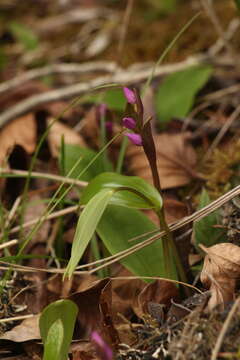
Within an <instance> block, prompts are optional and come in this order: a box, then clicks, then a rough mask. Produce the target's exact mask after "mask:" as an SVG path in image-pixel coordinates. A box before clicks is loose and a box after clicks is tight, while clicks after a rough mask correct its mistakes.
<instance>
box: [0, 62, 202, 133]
mask: <svg viewBox="0 0 240 360" xmlns="http://www.w3.org/2000/svg"><path fill="white" fill-rule="evenodd" d="M207 59H209V58H208V56H205V55H196V56H195V57H190V58H188V59H187V60H185V61H182V62H179V63H178V64H169V65H164V66H159V67H157V68H156V69H155V73H154V75H155V76H162V75H166V74H169V73H172V72H175V71H179V70H183V69H186V68H187V67H189V66H192V65H197V64H199V63H202V62H204V61H207ZM151 73H152V68H148V69H142V70H140V71H138V72H136V71H134V70H133V69H131V68H130V69H129V70H128V69H126V70H124V71H120V72H118V73H116V74H114V75H107V76H102V77H98V78H96V79H93V80H90V81H88V82H83V83H77V84H73V85H69V86H65V87H63V88H61V89H57V90H51V91H47V92H45V93H43V94H38V95H34V96H31V97H29V98H28V99H26V100H23V101H21V102H20V103H18V104H16V105H15V106H12V107H11V108H10V109H9V110H6V111H4V112H3V113H2V114H1V115H0V128H1V127H2V126H3V125H5V124H6V123H8V122H9V121H10V120H12V119H15V118H17V117H19V116H21V115H23V114H25V113H27V112H29V111H32V110H33V109H34V108H36V107H37V106H40V105H43V104H48V103H51V102H54V101H59V100H63V99H65V100H66V99H71V98H73V97H76V96H80V95H83V94H86V93H89V92H90V91H94V90H97V88H99V87H103V86H107V85H109V86H110V85H111V84H113V83H115V84H119V85H121V84H125V85H128V84H130V83H137V82H140V81H143V80H145V79H147V78H148V77H149V75H150V74H151Z"/></svg>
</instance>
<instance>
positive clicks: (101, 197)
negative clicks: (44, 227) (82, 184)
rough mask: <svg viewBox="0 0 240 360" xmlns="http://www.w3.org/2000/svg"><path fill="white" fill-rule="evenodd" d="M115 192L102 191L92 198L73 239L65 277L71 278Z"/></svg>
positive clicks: (81, 216)
mask: <svg viewBox="0 0 240 360" xmlns="http://www.w3.org/2000/svg"><path fill="white" fill-rule="evenodd" d="M113 193H114V191H113V190H110V189H102V190H101V191H99V192H98V193H97V194H96V195H95V196H93V197H92V198H91V200H90V201H89V202H88V204H87V205H86V206H85V208H84V210H83V212H82V213H81V215H80V217H79V219H78V223H77V228H76V233H75V236H74V239H73V244H72V251H71V258H70V260H69V263H68V265H67V268H66V271H65V274H64V276H68V277H71V276H72V273H73V272H74V270H75V268H76V266H77V264H78V262H79V260H80V259H81V257H82V255H83V253H84V251H85V249H86V247H87V245H88V243H89V241H90V240H91V238H92V236H93V234H94V232H95V230H96V227H97V225H98V222H99V221H100V219H101V217H102V214H103V212H104V210H105V209H106V207H107V205H108V203H109V201H110V199H111V197H112V196H113Z"/></svg>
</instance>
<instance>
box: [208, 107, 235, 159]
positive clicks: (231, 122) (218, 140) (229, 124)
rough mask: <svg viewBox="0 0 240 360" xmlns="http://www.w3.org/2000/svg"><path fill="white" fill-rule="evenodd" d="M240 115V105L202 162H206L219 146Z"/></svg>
mask: <svg viewBox="0 0 240 360" xmlns="http://www.w3.org/2000/svg"><path fill="white" fill-rule="evenodd" d="M239 114H240V105H239V106H238V107H237V108H236V109H235V110H234V111H233V113H232V114H231V116H229V118H228V120H227V121H226V122H225V124H224V125H223V126H222V128H221V130H220V131H219V133H218V134H217V136H216V137H215V139H214V140H213V142H212V144H211V146H210V147H209V149H208V151H207V152H206V154H205V156H204V157H203V159H202V161H203V162H204V161H206V159H208V158H209V156H210V155H211V153H212V152H213V150H214V149H215V148H216V146H217V145H218V144H219V142H220V141H221V140H222V138H223V136H224V135H225V133H226V132H227V131H228V129H229V128H230V127H231V125H232V124H233V122H234V121H235V120H236V119H237V118H238V116H239Z"/></svg>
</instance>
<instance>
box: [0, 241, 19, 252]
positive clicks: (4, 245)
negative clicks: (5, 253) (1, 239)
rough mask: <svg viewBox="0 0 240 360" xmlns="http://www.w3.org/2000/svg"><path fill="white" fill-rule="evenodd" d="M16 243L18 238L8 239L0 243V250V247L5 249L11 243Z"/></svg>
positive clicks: (11, 244)
mask: <svg viewBox="0 0 240 360" xmlns="http://www.w3.org/2000/svg"><path fill="white" fill-rule="evenodd" d="M17 243H18V240H16V239H14V240H10V241H6V242H5V243H4V244H1V245H0V250H2V249H6V248H7V247H11V246H13V245H16V244H17Z"/></svg>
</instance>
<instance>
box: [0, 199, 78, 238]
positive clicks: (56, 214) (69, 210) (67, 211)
mask: <svg viewBox="0 0 240 360" xmlns="http://www.w3.org/2000/svg"><path fill="white" fill-rule="evenodd" d="M78 209H81V207H80V206H79V205H73V206H69V207H68V208H66V209H62V210H58V211H55V212H53V213H52V214H50V215H48V216H47V217H46V218H44V221H46V220H51V219H55V218H57V217H59V216H63V215H67V214H71V213H72V212H75V211H77V210H78ZM38 221H39V218H36V219H33V220H30V221H28V222H25V223H23V224H22V225H21V226H20V225H18V226H15V227H14V228H12V229H11V230H10V231H9V234H14V233H16V232H18V231H19V230H20V229H25V228H28V227H30V226H32V225H35V224H37V223H38ZM1 235H2V234H0V236H1Z"/></svg>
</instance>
